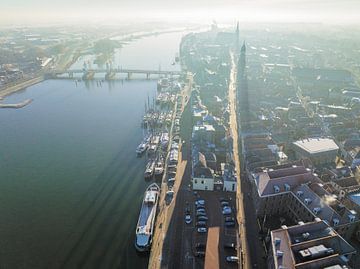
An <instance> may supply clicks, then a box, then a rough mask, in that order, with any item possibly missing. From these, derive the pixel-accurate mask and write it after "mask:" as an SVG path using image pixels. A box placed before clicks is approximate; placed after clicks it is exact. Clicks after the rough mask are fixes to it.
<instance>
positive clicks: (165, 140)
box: [160, 133, 169, 148]
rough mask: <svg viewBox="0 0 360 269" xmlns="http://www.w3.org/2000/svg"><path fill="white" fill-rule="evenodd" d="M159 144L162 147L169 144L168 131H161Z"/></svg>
mask: <svg viewBox="0 0 360 269" xmlns="http://www.w3.org/2000/svg"><path fill="white" fill-rule="evenodd" d="M160 144H161V146H162V147H163V148H166V147H167V146H168V144H169V133H162V135H161V138H160Z"/></svg>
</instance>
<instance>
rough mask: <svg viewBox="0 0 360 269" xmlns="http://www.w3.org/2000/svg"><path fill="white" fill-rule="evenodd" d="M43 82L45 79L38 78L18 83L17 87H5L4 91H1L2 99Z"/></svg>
mask: <svg viewBox="0 0 360 269" xmlns="http://www.w3.org/2000/svg"><path fill="white" fill-rule="evenodd" d="M42 81H44V77H43V76H38V77H35V78H32V79H28V80H25V81H22V82H19V83H16V84H15V85H11V86H8V87H5V88H4V89H1V90H0V98H4V97H6V96H8V95H10V94H13V93H15V92H17V91H21V90H23V89H25V88H27V87H30V86H32V85H35V84H37V83H40V82H42Z"/></svg>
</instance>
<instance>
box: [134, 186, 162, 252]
mask: <svg viewBox="0 0 360 269" xmlns="http://www.w3.org/2000/svg"><path fill="white" fill-rule="evenodd" d="M159 194H160V188H159V186H158V185H157V184H156V183H152V184H151V185H149V187H148V188H147V189H146V191H145V194H144V199H143V202H142V205H141V209H140V215H139V220H138V223H137V226H136V238H135V248H136V250H138V251H141V252H143V251H148V250H150V247H151V243H152V237H153V234H154V224H155V217H156V209H157V204H158V200H159Z"/></svg>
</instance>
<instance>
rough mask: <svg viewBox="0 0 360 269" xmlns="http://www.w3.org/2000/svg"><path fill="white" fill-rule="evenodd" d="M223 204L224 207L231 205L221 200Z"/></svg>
mask: <svg viewBox="0 0 360 269" xmlns="http://www.w3.org/2000/svg"><path fill="white" fill-rule="evenodd" d="M221 206H222V207H224V206H229V202H226V201H223V202H221Z"/></svg>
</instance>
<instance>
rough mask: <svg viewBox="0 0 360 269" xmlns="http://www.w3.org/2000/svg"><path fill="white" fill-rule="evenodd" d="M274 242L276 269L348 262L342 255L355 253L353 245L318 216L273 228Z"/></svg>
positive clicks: (302, 268)
mask: <svg viewBox="0 0 360 269" xmlns="http://www.w3.org/2000/svg"><path fill="white" fill-rule="evenodd" d="M271 242H272V251H273V257H274V265H275V268H287V269H290V268H294V269H295V268H298V269H300V268H301V269H310V268H324V267H326V266H335V265H339V264H340V265H345V264H346V263H345V262H344V260H343V259H341V256H342V255H349V254H354V253H355V249H354V248H353V247H352V246H351V245H350V244H348V243H347V242H346V241H345V240H344V239H343V238H342V237H341V236H340V235H338V234H337V233H336V232H335V231H334V230H333V229H332V228H331V227H329V226H328V225H327V224H326V223H325V222H324V221H321V220H319V219H317V220H315V221H314V222H309V223H305V224H304V223H299V224H298V225H295V226H291V227H287V226H282V228H280V229H277V230H274V231H271ZM301 254H305V255H301ZM280 266H282V267H280Z"/></svg>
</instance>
